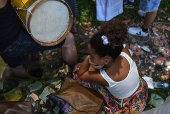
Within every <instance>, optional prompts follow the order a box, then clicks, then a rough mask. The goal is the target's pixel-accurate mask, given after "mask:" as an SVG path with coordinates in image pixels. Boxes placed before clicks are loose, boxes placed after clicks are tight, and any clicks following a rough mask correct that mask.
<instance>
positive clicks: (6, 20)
mask: <svg viewBox="0 0 170 114" xmlns="http://www.w3.org/2000/svg"><path fill="white" fill-rule="evenodd" d="M21 27H22V26H21V23H20V21H19V18H18V16H17V14H16V12H15V10H14V8H13V7H12V5H11V0H7V3H6V5H5V6H4V7H3V8H0V52H2V51H3V50H4V49H6V48H7V47H8V46H9V45H10V44H12V43H13V42H14V41H15V40H16V38H17V36H18V34H19V32H20V30H21Z"/></svg>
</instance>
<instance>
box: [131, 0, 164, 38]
mask: <svg viewBox="0 0 170 114" xmlns="http://www.w3.org/2000/svg"><path fill="white" fill-rule="evenodd" d="M160 2H161V0H156V1H155V0H141V1H140V9H141V10H142V11H145V12H147V14H146V16H145V19H144V24H143V26H142V27H130V28H129V29H128V33H129V34H132V35H137V36H143V37H146V36H148V28H149V26H150V25H151V24H152V22H153V21H154V19H155V17H156V15H157V10H158V8H159V5H160Z"/></svg>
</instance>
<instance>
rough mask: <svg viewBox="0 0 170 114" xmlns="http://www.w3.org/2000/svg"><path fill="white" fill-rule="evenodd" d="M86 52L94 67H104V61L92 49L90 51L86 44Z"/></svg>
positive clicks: (89, 45) (89, 46)
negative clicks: (87, 51)
mask: <svg viewBox="0 0 170 114" xmlns="http://www.w3.org/2000/svg"><path fill="white" fill-rule="evenodd" d="M88 50H89V53H90V59H91V61H92V62H93V63H95V64H96V65H104V60H103V59H102V58H101V57H100V56H99V55H97V54H96V53H95V52H94V49H92V47H91V44H88Z"/></svg>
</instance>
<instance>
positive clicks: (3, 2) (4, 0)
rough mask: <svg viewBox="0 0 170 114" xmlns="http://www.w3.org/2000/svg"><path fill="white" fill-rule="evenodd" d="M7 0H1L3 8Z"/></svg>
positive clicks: (0, 4) (0, 5)
mask: <svg viewBox="0 0 170 114" xmlns="http://www.w3.org/2000/svg"><path fill="white" fill-rule="evenodd" d="M6 2H7V0H0V8H3V7H4V6H5V4H6Z"/></svg>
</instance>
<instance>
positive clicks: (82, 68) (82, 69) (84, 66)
mask: <svg viewBox="0 0 170 114" xmlns="http://www.w3.org/2000/svg"><path fill="white" fill-rule="evenodd" d="M89 67H90V63H89V56H87V57H86V59H85V60H84V61H83V63H82V64H81V66H80V69H79V71H78V77H81V76H82V75H83V74H84V73H85V72H87V71H88V70H89Z"/></svg>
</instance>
